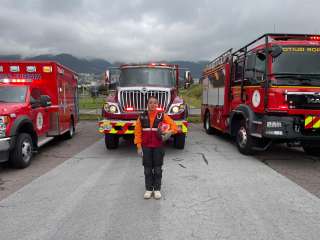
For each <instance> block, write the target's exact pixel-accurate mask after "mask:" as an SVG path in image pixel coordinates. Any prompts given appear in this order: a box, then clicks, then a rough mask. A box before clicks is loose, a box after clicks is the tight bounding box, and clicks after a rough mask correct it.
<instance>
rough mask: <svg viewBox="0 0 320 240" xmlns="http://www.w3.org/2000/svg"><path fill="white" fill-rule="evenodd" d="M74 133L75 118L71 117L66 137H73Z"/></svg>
mask: <svg viewBox="0 0 320 240" xmlns="http://www.w3.org/2000/svg"><path fill="white" fill-rule="evenodd" d="M74 133H75V127H74V122H73V119H71V122H70V127H69V131H68V132H66V133H65V138H66V139H71V138H73V136H74Z"/></svg>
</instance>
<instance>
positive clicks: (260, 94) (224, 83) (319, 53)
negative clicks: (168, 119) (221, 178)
mask: <svg viewBox="0 0 320 240" xmlns="http://www.w3.org/2000/svg"><path fill="white" fill-rule="evenodd" d="M202 83H203V104H202V107H201V116H202V120H203V125H204V128H205V130H206V132H207V133H214V132H215V131H220V132H223V133H227V134H230V135H231V136H233V137H234V138H235V141H236V145H237V147H238V149H239V151H240V152H241V153H243V154H252V153H254V152H255V151H256V150H266V149H267V148H268V147H269V146H270V144H271V143H272V142H286V143H289V145H295V146H297V145H300V146H302V147H303V149H304V150H305V152H306V153H308V154H315V155H318V154H319V153H320V148H319V143H320V35H307V34H265V35H263V36H261V37H259V38H258V39H256V40H254V41H252V42H251V43H249V44H247V45H245V46H244V47H242V48H241V49H239V50H238V51H235V52H233V51H232V49H230V50H228V51H227V52H225V53H223V54H222V55H221V56H219V57H218V58H216V59H215V60H213V61H212V62H210V63H209V64H208V65H207V66H206V67H205V69H204V71H203V76H202Z"/></svg>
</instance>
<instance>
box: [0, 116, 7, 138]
mask: <svg viewBox="0 0 320 240" xmlns="http://www.w3.org/2000/svg"><path fill="white" fill-rule="evenodd" d="M8 123H9V117H7V116H0V137H5V136H6V130H7V125H8Z"/></svg>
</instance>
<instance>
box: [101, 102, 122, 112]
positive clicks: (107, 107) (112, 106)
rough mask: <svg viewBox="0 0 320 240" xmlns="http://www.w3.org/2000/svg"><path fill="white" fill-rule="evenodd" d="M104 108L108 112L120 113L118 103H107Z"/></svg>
mask: <svg viewBox="0 0 320 240" xmlns="http://www.w3.org/2000/svg"><path fill="white" fill-rule="evenodd" d="M104 110H105V111H106V112H110V113H118V112H119V109H118V107H117V105H115V104H113V103H106V104H105V105H104Z"/></svg>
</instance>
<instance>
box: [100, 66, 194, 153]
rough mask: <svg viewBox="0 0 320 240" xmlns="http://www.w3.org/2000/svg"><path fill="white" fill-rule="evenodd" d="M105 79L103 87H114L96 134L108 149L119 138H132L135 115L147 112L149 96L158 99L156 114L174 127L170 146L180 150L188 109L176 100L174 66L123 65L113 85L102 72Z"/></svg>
mask: <svg viewBox="0 0 320 240" xmlns="http://www.w3.org/2000/svg"><path fill="white" fill-rule="evenodd" d="M188 76H190V74H189V75H188ZM106 77H107V79H106V82H107V84H108V83H111V82H110V81H111V80H112V79H113V80H112V84H113V86H115V89H114V91H111V94H110V95H109V96H108V97H107V100H106V103H105V105H104V108H103V111H102V116H103V120H102V121H100V122H99V130H100V132H101V133H104V134H105V144H106V147H107V148H108V149H114V148H117V147H118V144H119V138H120V137H126V138H128V137H133V134H134V127H135V122H136V120H137V118H138V116H139V114H140V113H141V112H143V111H145V110H146V109H147V100H148V98H149V97H150V96H154V97H156V98H157V99H158V101H159V106H158V110H159V111H164V112H166V113H167V114H168V115H169V116H170V117H171V118H172V119H173V120H174V121H175V122H176V124H177V125H178V128H179V132H178V133H177V134H176V135H174V136H173V138H174V146H175V147H176V148H179V149H183V148H184V146H185V137H186V134H187V131H188V128H187V127H188V122H187V116H188V107H187V105H186V103H185V101H184V100H183V99H181V98H180V97H179V96H178V91H179V67H178V65H170V64H159V63H150V64H149V63H148V64H127V65H122V66H120V68H119V70H118V71H117V76H116V77H117V79H118V83H117V84H115V80H114V79H115V78H113V77H112V74H111V71H107V72H106ZM185 84H186V85H187V84H188V82H186V83H185Z"/></svg>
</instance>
